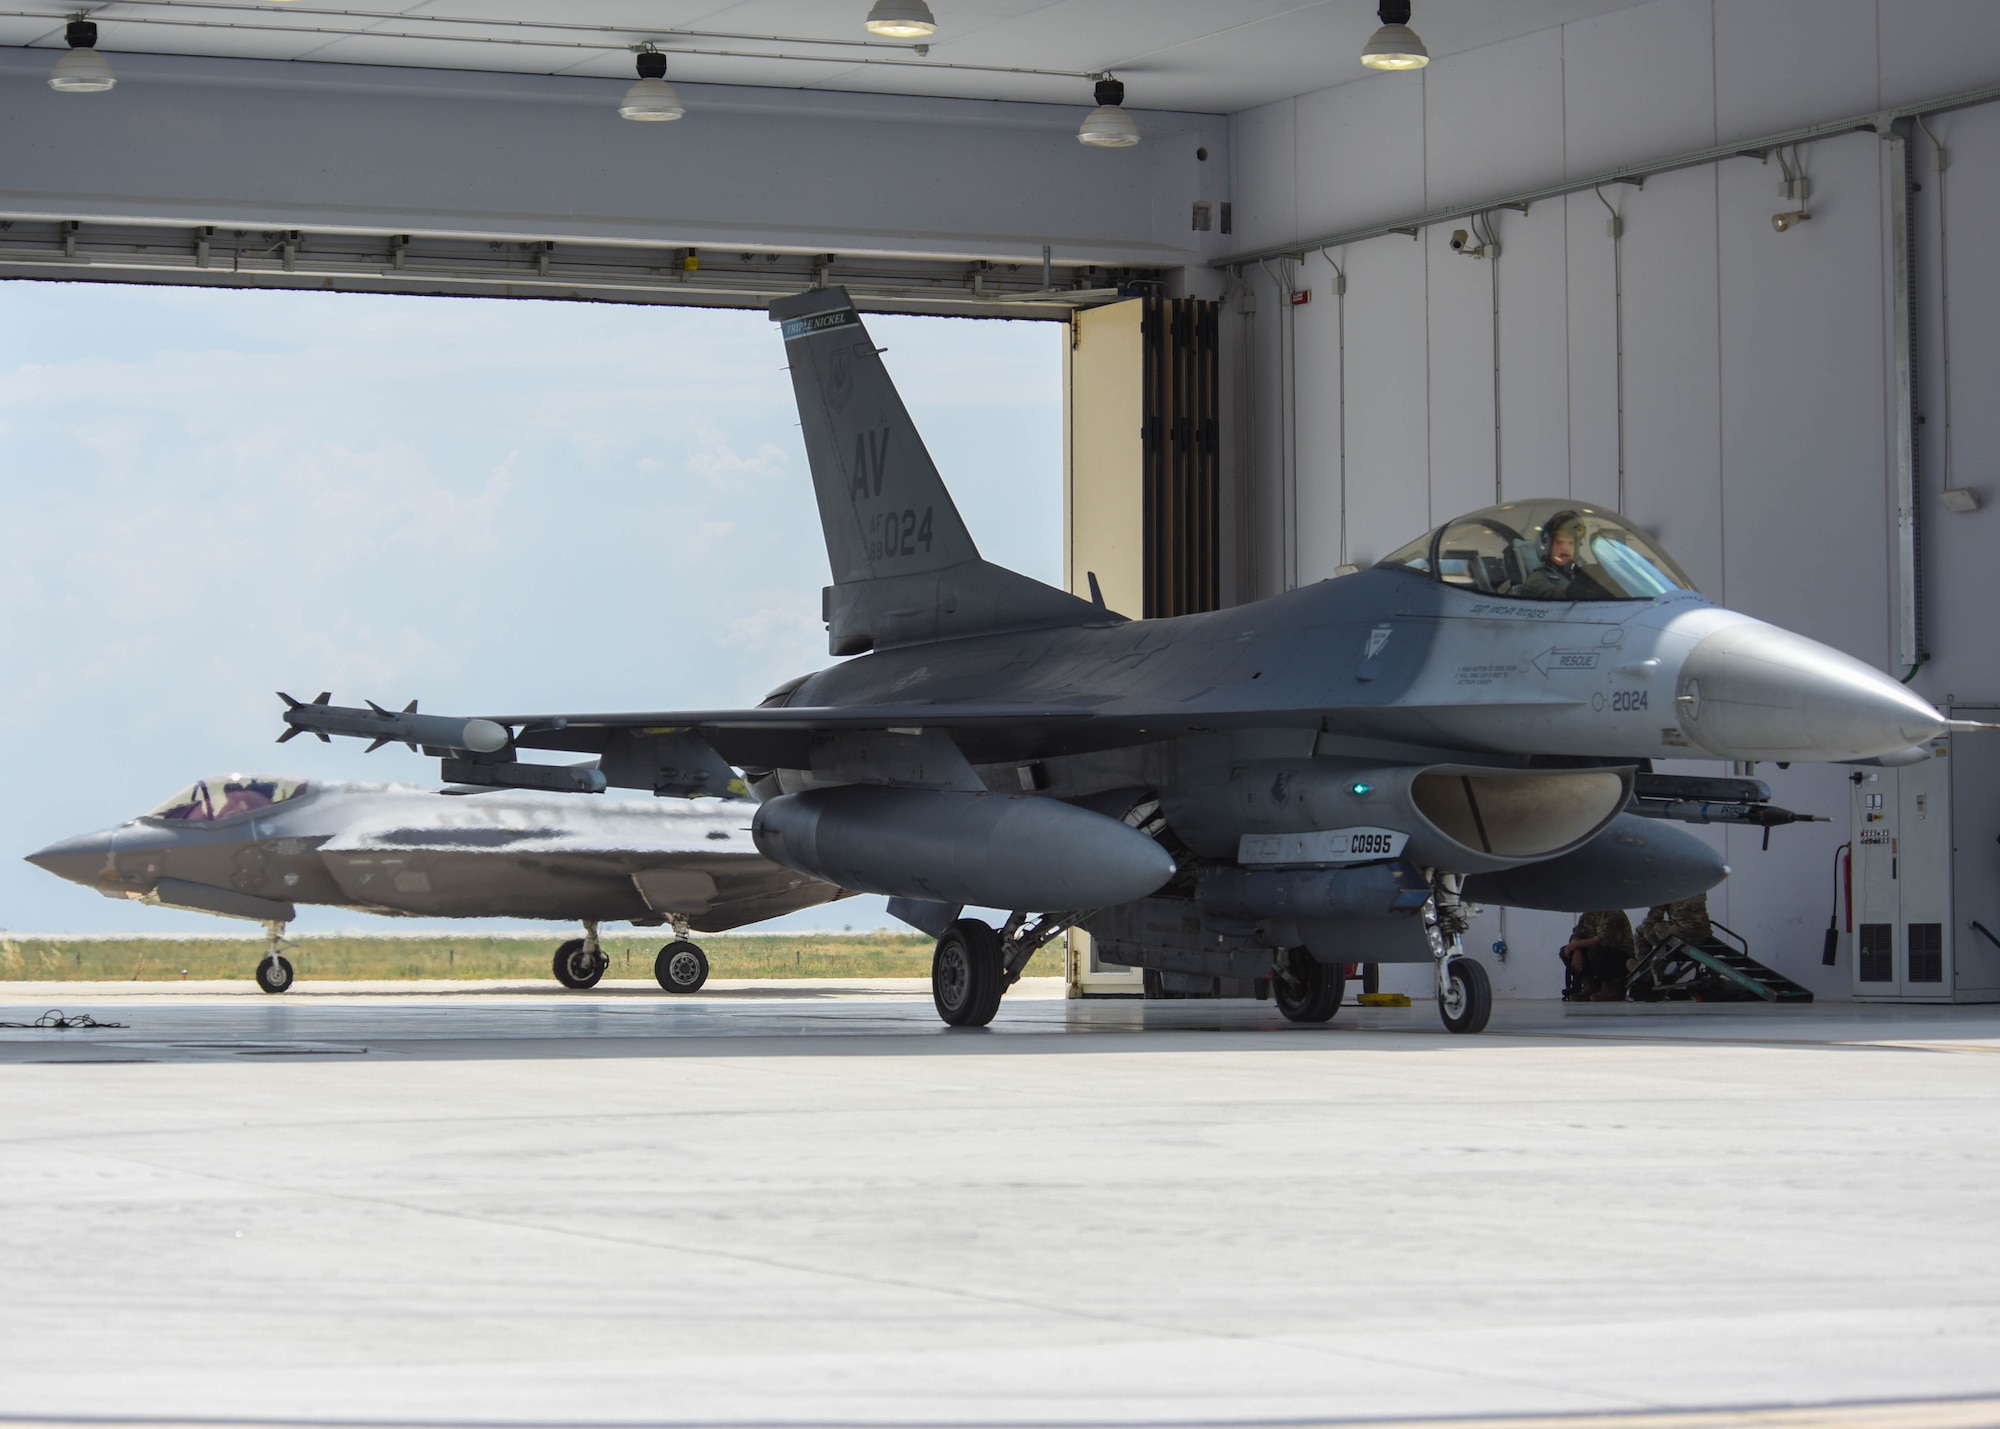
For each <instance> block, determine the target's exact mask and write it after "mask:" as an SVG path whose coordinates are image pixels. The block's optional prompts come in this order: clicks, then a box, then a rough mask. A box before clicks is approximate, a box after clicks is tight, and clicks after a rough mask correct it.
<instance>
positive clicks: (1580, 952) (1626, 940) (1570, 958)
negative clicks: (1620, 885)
mask: <svg viewBox="0 0 2000 1429" xmlns="http://www.w3.org/2000/svg"><path fill="white" fill-rule="evenodd" d="M1632 955H1633V948H1632V920H1631V919H1630V918H1627V917H1626V916H1625V910H1624V909H1623V908H1607V909H1604V910H1603V911H1601V912H1597V913H1585V914H1583V915H1582V916H1581V917H1579V918H1578V919H1577V920H1576V926H1575V927H1574V928H1571V929H1570V932H1569V941H1568V942H1567V943H1564V944H1563V946H1562V960H1563V969H1564V975H1563V1001H1565V1002H1623V1001H1624V1000H1625V973H1626V970H1627V964H1628V963H1629V962H1630V961H1631V959H1632Z"/></svg>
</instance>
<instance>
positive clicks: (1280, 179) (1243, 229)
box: [1078, 99, 1299, 248]
mask: <svg viewBox="0 0 2000 1429" xmlns="http://www.w3.org/2000/svg"><path fill="white" fill-rule="evenodd" d="M1229 125H1230V135H1231V139H1230V153H1231V155H1232V156H1233V162H1234V166H1235V170H1234V173H1233V174H1232V175H1231V180H1232V184H1233V187H1234V188H1235V191H1236V200H1235V206H1234V211H1235V218H1236V233H1235V242H1234V244H1233V245H1232V246H1233V247H1236V248H1266V247H1269V246H1271V245H1272V244H1275V243H1290V242H1291V241H1292V240H1293V239H1294V238H1297V237H1298V236H1299V224H1298V193H1299V181H1298V163H1297V135H1296V122H1295V111H1294V101H1292V100H1289V99H1285V100H1280V101H1279V102H1278V103H1276V104H1266V105H1264V106H1263V107H1262V108H1259V109H1246V110H1244V111H1243V112H1242V113H1241V114H1237V115H1233V116H1231V118H1230V121H1229ZM1078 147H1081V146H1080V145H1079V146H1078Z"/></svg>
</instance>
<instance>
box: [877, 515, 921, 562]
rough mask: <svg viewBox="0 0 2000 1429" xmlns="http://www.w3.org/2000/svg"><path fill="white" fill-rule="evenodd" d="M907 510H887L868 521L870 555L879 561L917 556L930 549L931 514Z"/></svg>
mask: <svg viewBox="0 0 2000 1429" xmlns="http://www.w3.org/2000/svg"><path fill="white" fill-rule="evenodd" d="M932 509H933V508H931V507H929V506H926V507H925V508H924V509H923V510H922V511H917V510H916V509H914V508H906V509H904V510H902V511H884V512H882V513H880V514H879V515H877V516H875V517H874V518H872V519H871V520H870V521H869V523H868V524H869V526H870V527H871V528H872V529H871V530H870V531H869V533H868V545H869V552H868V554H869V555H870V556H871V557H873V558H874V559H876V560H892V559H894V558H895V557H897V556H914V555H916V554H917V553H918V552H919V551H928V550H930V548H931V511H932Z"/></svg>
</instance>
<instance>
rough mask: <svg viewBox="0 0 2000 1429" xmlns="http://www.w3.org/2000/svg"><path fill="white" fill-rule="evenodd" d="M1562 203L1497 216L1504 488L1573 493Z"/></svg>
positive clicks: (1521, 492) (1514, 493) (1515, 493)
mask: <svg viewBox="0 0 2000 1429" xmlns="http://www.w3.org/2000/svg"><path fill="white" fill-rule="evenodd" d="M1564 207H1565V205H1564V203H1563V201H1561V200H1558V201H1556V202H1554V203H1543V204H1536V205H1535V206H1534V208H1532V209H1531V210H1530V211H1529V212H1527V213H1525V214H1520V213H1502V214H1497V215H1495V218H1494V224H1495V227H1496V228H1497V229H1498V231H1499V235H1500V248H1501V254H1500V489H1501V491H1502V493H1503V494H1504V495H1506V496H1507V497H1508V498H1510V499H1511V498H1514V497H1519V496H1543V495H1557V496H1560V495H1567V494H1568V492H1569V482H1570V474H1569V294H1568V291H1567V287H1568V281H1569V267H1568V254H1569V233H1568V230H1567V227H1566V225H1565V223H1564V218H1563V214H1564Z"/></svg>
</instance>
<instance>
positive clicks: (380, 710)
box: [361, 700, 389, 719]
mask: <svg viewBox="0 0 2000 1429" xmlns="http://www.w3.org/2000/svg"><path fill="white" fill-rule="evenodd" d="M361 703H363V704H365V705H367V706H368V708H369V709H371V710H373V711H375V713H376V714H378V715H381V716H383V717H384V718H385V719H386V718H387V717H388V714H389V712H388V711H387V710H385V709H383V708H382V706H380V705H378V704H376V703H375V701H373V700H363V701H362V702H361Z"/></svg>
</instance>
